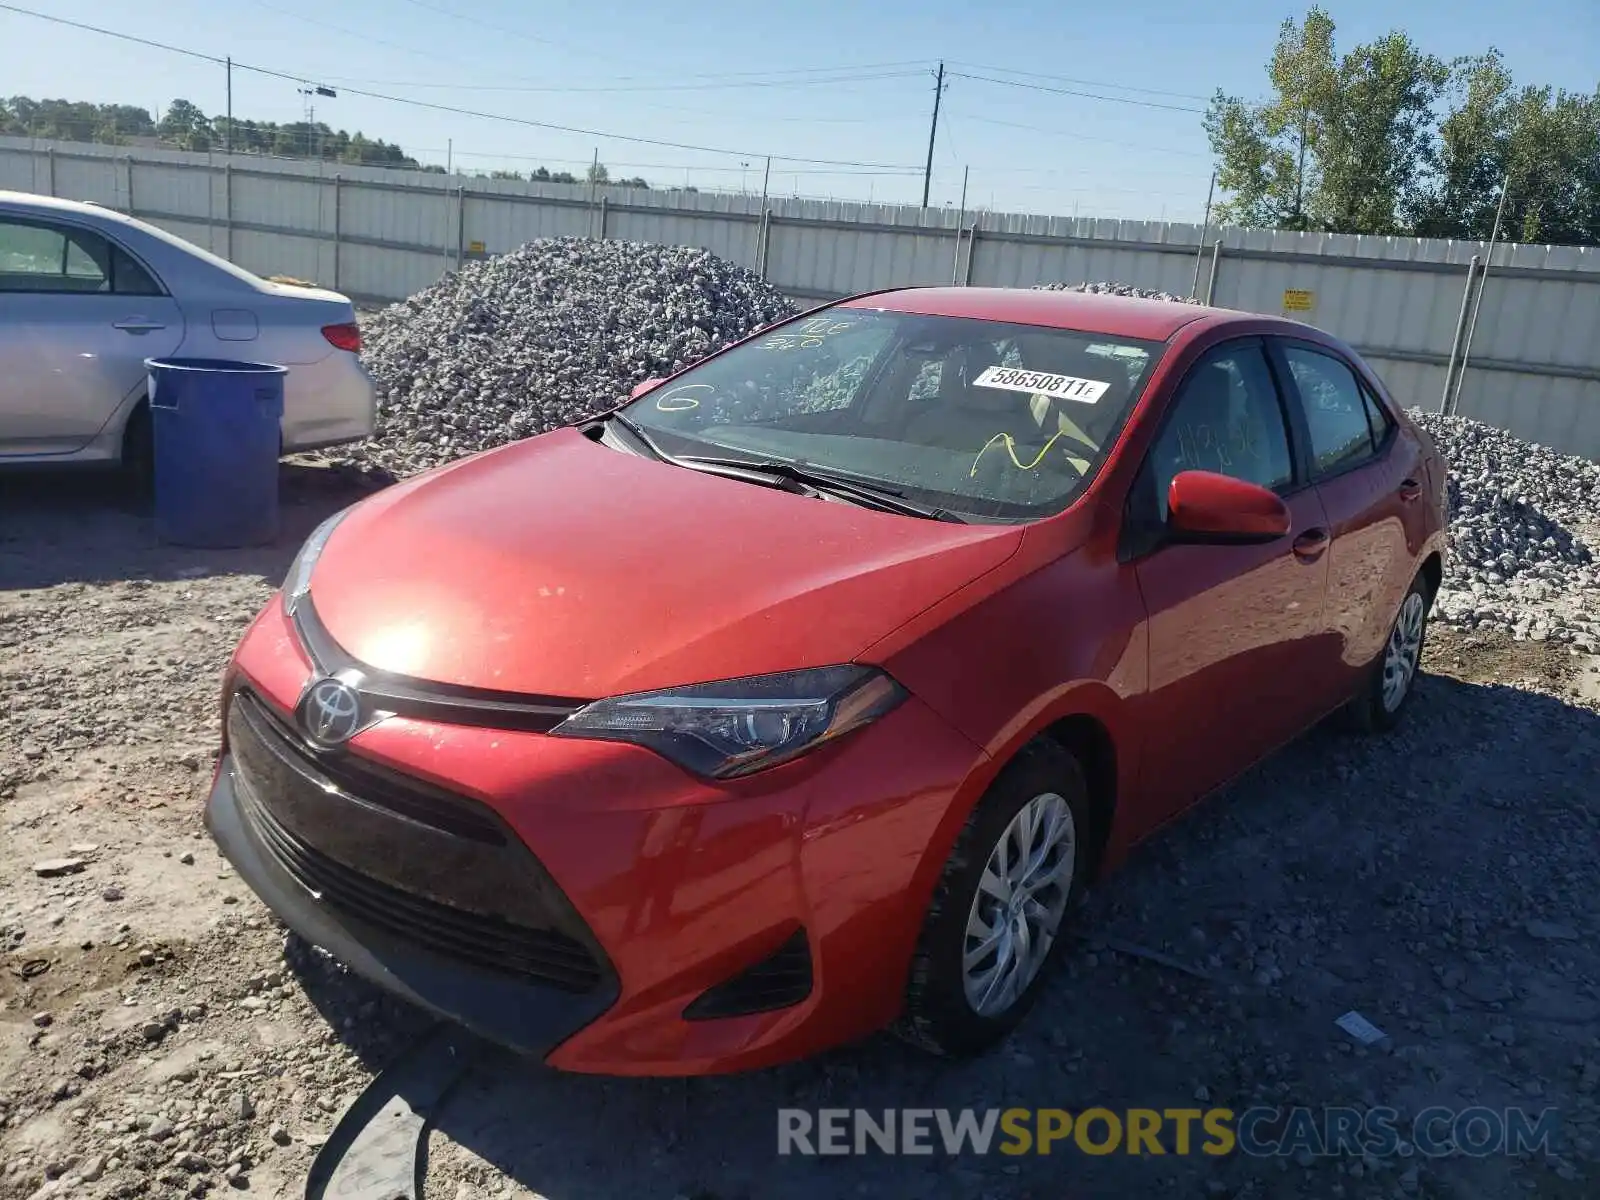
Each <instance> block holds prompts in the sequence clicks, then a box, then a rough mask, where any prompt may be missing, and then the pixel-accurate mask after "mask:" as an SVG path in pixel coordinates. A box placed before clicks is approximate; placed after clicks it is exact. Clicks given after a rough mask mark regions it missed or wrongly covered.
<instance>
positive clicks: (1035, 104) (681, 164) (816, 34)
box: [0, 0, 1600, 221]
mask: <svg viewBox="0 0 1600 1200" xmlns="http://www.w3.org/2000/svg"><path fill="white" fill-rule="evenodd" d="M0 4H4V5H14V7H21V8H27V9H32V10H34V11H35V12H39V13H47V14H49V15H51V16H55V17H60V18H65V19H67V20H71V21H77V22H81V23H84V24H89V25H97V26H100V27H102V28H105V29H109V30H115V31H117V32H120V33H126V34H131V35H134V36H136V37H141V38H145V39H148V40H151V41H156V42H162V43H167V44H169V45H172V46H176V47H180V48H182V49H186V50H192V51H196V52H199V53H201V54H205V55H211V56H215V57H219V58H221V57H227V56H231V57H232V58H233V59H234V60H235V66H234V70H233V112H234V115H235V116H236V117H238V118H241V119H242V118H247V117H248V118H255V119H264V120H275V121H295V120H302V119H304V115H305V103H306V100H305V97H303V96H301V95H300V94H299V88H300V86H302V84H320V85H323V86H327V87H331V88H333V89H334V90H335V91H337V92H338V95H337V97H336V98H333V99H327V98H322V99H318V100H317V101H316V109H315V116H316V118H317V119H318V120H321V121H326V122H327V123H328V124H329V125H331V126H333V127H334V128H343V129H348V130H350V131H351V132H355V131H357V130H360V131H361V132H363V133H365V134H366V135H367V136H368V137H372V138H382V139H384V140H386V141H390V142H397V143H399V144H400V145H401V146H402V147H404V149H405V150H406V152H407V153H408V154H411V155H412V156H413V157H415V158H418V159H420V160H422V161H424V162H428V163H438V164H440V165H443V164H445V163H446V161H447V158H448V160H449V162H450V164H451V165H452V166H453V167H455V168H457V169H470V170H483V171H487V170H490V169H510V170H528V169H530V168H532V167H535V166H538V165H540V164H543V165H547V166H549V167H550V168H551V169H552V170H570V171H572V172H574V173H575V174H581V173H582V171H583V169H584V168H585V166H586V165H587V164H588V163H589V162H590V160H591V158H592V156H593V155H594V154H595V153H596V152H598V154H599V157H600V161H602V162H603V163H605V164H606V165H607V168H608V169H609V170H610V172H611V174H612V175H613V176H633V175H641V176H643V177H644V178H645V179H647V180H649V181H650V182H651V183H652V184H656V185H661V186H683V185H686V184H692V185H694V186H696V187H699V188H701V189H702V190H706V189H711V188H726V189H732V190H740V189H748V190H750V191H753V192H756V193H759V192H760V191H761V188H762V186H763V182H764V181H765V183H766V186H767V187H768V188H769V189H770V192H771V193H772V194H774V195H784V196H789V195H805V196H820V197H831V198H836V199H846V200H876V201H882V202H906V203H918V202H920V200H921V198H922V188H923V167H924V163H925V159H926V156H927V152H928V130H929V121H930V115H931V110H932V107H933V101H934V93H935V85H934V75H933V72H934V69H935V67H936V65H937V63H938V62H939V61H940V60H943V62H944V63H945V69H946V87H945V90H944V92H943V95H942V99H941V102H940V114H939V125H938V135H937V139H936V142H935V145H934V154H933V173H932V179H931V194H930V203H932V204H934V205H946V204H948V205H950V206H951V207H957V206H959V205H960V204H961V203H962V199H961V198H962V187H963V179H964V177H965V179H966V200H965V204H966V207H967V209H969V210H971V209H976V208H987V209H994V210H1000V211H1012V212H1031V213H1050V214H1057V215H1068V216H1070V215H1078V216H1097V217H1120V218H1125V219H1144V220H1161V219H1165V220H1179V221H1198V220H1200V219H1201V216H1202V214H1203V212H1204V209H1205V203H1206V193H1207V186H1208V183H1209V181H1210V176H1211V169H1212V160H1211V157H1210V153H1209V147H1208V145H1207V142H1206V138H1205V133H1204V130H1203V129H1202V126H1201V112H1200V111H1199V110H1203V108H1204V106H1205V103H1206V100H1207V98H1209V97H1210V96H1211V95H1212V94H1214V93H1215V92H1216V90H1217V89H1219V88H1220V89H1222V90H1223V91H1225V92H1228V93H1230V94H1237V95H1242V96H1245V97H1246V98H1250V99H1261V98H1264V97H1265V96H1266V95H1267V91H1268V85H1267V78H1266V63H1267V60H1268V58H1269V57H1270V55H1271V51H1272V45H1273V42H1274V40H1275V38H1276V35H1277V29H1278V25H1279V23H1280V22H1281V21H1282V20H1283V19H1284V18H1285V17H1289V16H1294V17H1298V16H1300V15H1301V14H1302V13H1303V12H1304V9H1305V5H1304V4H1303V3H1298V2H1294V0H1228V2H1227V3H1225V4H1222V5H1217V4H1206V3H1194V2H1193V0H1123V2H1121V3H1116V4H1067V3H1062V2H1061V0H1030V2H1018V0H979V2H973V0H915V2H913V0H807V2H805V3H790V4H783V5H768V6H763V5H755V4H751V3H749V2H748V0H743V2H741V3H733V2H731V0H700V2H699V3H696V4H692V5H680V4H661V3H651V2H650V0H613V2H611V3H605V2H603V0H524V2H522V3H518V2H516V0H342V2H341V3H339V4H327V3H321V4H319V3H316V2H315V0H223V2H222V3H218V2H217V0H159V2H158V3H157V4H151V5H137V6H130V5H128V4H126V3H114V2H112V0H0ZM1324 7H1326V8H1327V9H1328V11H1329V13H1330V14H1331V15H1332V17H1333V19H1334V21H1335V22H1336V24H1337V34H1336V38H1337V46H1336V48H1337V49H1339V50H1344V49H1348V48H1350V47H1353V46H1355V45H1357V44H1359V43H1360V42H1363V41H1367V40H1370V39H1372V38H1374V37H1378V36H1381V35H1382V34H1383V33H1386V32H1388V31H1389V30H1390V29H1392V28H1394V27H1395V26H1396V25H1397V24H1399V25H1400V27H1402V28H1403V29H1404V30H1405V31H1406V32H1407V33H1409V34H1410V35H1411V36H1412V37H1413V38H1414V39H1415V40H1416V41H1417V42H1418V43H1419V44H1420V45H1421V46H1422V47H1423V48H1424V49H1425V50H1427V51H1429V52H1431V53H1434V54H1436V55H1438V56H1440V57H1442V58H1446V59H1448V58H1452V57H1455V56H1457V55H1467V54H1478V53H1482V52H1484V51H1485V50H1487V49H1488V48H1489V47H1491V46H1493V47H1497V48H1499V49H1500V50H1501V51H1502V53H1503V54H1504V55H1505V58H1506V62H1507V65H1508V66H1509V68H1510V69H1511V71H1512V73H1513V75H1514V76H1515V77H1516V78H1517V80H1518V81H1519V82H1525V83H1538V84H1550V85H1553V86H1557V87H1565V88H1568V89H1576V90H1581V91H1585V92H1590V91H1593V90H1594V88H1595V86H1596V84H1597V83H1600V0H1518V2H1517V3H1513V4H1507V3H1505V0H1411V2H1410V3H1408V4H1405V5H1401V4H1398V3H1396V2H1395V0H1324ZM1402 11H1403V12H1404V15H1403V16H1402V15H1401V13H1402ZM158 13H159V16H158V15H157V14H158ZM248 67H263V68H267V69H269V70H272V71H276V72H280V73H282V74H283V75H286V76H289V78H275V77H270V76H266V75H263V74H259V73H256V72H252V71H251V70H249V69H247V68H248ZM352 89H355V90H352ZM357 91H363V92H370V93H376V94H377V95H376V96H367V95H360V94H357ZM0 94H3V95H7V96H10V95H18V94H20V95H28V96H33V97H35V98H39V97H46V96H48V97H51V98H61V99H71V100H90V101H95V102H100V103H113V102H114V103H124V104H138V105H141V106H143V107H146V108H149V109H151V110H157V109H160V110H164V109H165V107H166V106H167V105H168V104H169V103H170V102H171V101H172V100H173V99H174V98H175V97H182V98H184V99H187V100H189V101H191V102H193V103H195V104H197V105H199V106H200V108H201V109H203V110H204V111H205V112H207V113H208V114H219V113H221V112H223V111H225V108H226V72H225V71H224V69H223V68H222V67H221V66H219V65H215V64H212V63H209V62H205V61H201V60H198V59H195V58H189V57H184V56H183V55H180V54H176V53H172V52H169V51H166V50H157V49H152V48H145V47H140V46H135V45H130V44H129V43H127V42H122V41H118V40H116V39H113V38H110V37H106V36H103V35H101V34H96V33H90V32H85V31H80V30H77V29H72V28H67V27H64V26H61V25H57V24H51V23H48V22H46V21H42V20H39V19H38V18H36V17H32V16H25V15H22V14H19V13H16V12H13V11H7V10H6V9H5V8H4V7H0ZM380 96H381V97H386V98H382V99H381V98H378V97H380ZM402 101H421V102H424V103H425V104H429V105H438V106H443V107H444V108H448V109H456V110H469V111H470V113H477V114H485V115H469V113H468V112H463V111H456V112H447V111H439V110H437V109H432V108H427V107H422V106H420V105H417V104H411V103H404V102H402ZM498 118H510V119H498ZM552 125H554V126H566V127H568V128H571V129H580V130H584V131H586V132H582V133H577V132H563V131H561V130H559V129H552V128H547V127H545V126H552ZM628 138H631V139H638V140H633V141H630V140H625V139H628ZM653 143H654V144H653ZM659 143H672V144H659ZM689 147H694V148H689ZM768 156H771V160H772V161H771V174H770V176H767V174H766V169H767V157H768Z"/></svg>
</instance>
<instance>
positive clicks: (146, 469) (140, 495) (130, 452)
mask: <svg viewBox="0 0 1600 1200" xmlns="http://www.w3.org/2000/svg"><path fill="white" fill-rule="evenodd" d="M155 458H156V451H155V430H154V427H153V426H152V423H151V419H150V406H149V404H148V403H146V402H145V401H143V400H141V401H139V404H138V406H137V407H136V408H135V409H134V410H133V412H132V413H130V414H129V416H128V424H127V425H126V426H125V427H124V428H123V431H122V473H123V475H124V477H125V478H126V479H127V481H128V492H129V495H130V497H131V498H132V500H133V503H134V504H135V505H136V506H137V507H141V508H142V507H144V506H146V505H148V504H149V503H150V501H151V500H152V499H153V498H154V495H155V474H156V472H155Z"/></svg>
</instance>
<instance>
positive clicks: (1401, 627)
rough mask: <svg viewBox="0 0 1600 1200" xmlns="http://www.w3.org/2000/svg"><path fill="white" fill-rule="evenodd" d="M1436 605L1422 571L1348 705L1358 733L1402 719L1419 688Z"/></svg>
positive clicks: (1351, 722) (1386, 727) (1346, 718)
mask: <svg viewBox="0 0 1600 1200" xmlns="http://www.w3.org/2000/svg"><path fill="white" fill-rule="evenodd" d="M1432 608H1433V595H1432V589H1431V588H1429V587H1428V581H1427V580H1426V579H1424V578H1423V577H1422V576H1421V575H1418V576H1417V577H1416V578H1415V579H1413V580H1412V581H1411V587H1410V588H1409V589H1407V591H1406V594H1405V598H1404V599H1403V600H1401V601H1400V611H1399V612H1398V613H1396V614H1395V619H1394V624H1393V625H1391V626H1390V627H1389V637H1388V640H1387V641H1385V642H1384V646H1383V649H1382V650H1381V651H1379V652H1378V656H1377V658H1375V659H1373V662H1372V666H1371V667H1370V668H1369V669H1368V671H1367V677H1366V681H1365V682H1364V683H1363V684H1362V685H1361V691H1360V692H1358V693H1357V694H1356V696H1355V697H1354V698H1353V699H1352V700H1351V701H1350V703H1349V704H1347V705H1346V706H1345V709H1344V712H1343V714H1342V715H1343V717H1344V723H1345V725H1346V726H1347V727H1348V728H1350V729H1352V730H1354V731H1355V732H1357V733H1386V732H1388V731H1389V730H1391V729H1393V728H1394V727H1395V726H1396V725H1398V724H1399V723H1400V716H1401V714H1402V713H1403V712H1405V708H1406V705H1407V703H1409V701H1410V700H1411V696H1412V694H1413V693H1414V692H1415V691H1416V684H1417V673H1418V671H1419V670H1420V668H1421V663H1422V648H1423V645H1424V643H1425V642H1426V640H1427V636H1428V614H1429V613H1430V612H1431V611H1432ZM1397 672H1398V673H1399V676H1400V678H1399V680H1398V684H1396V683H1395V680H1396V673H1397Z"/></svg>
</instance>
